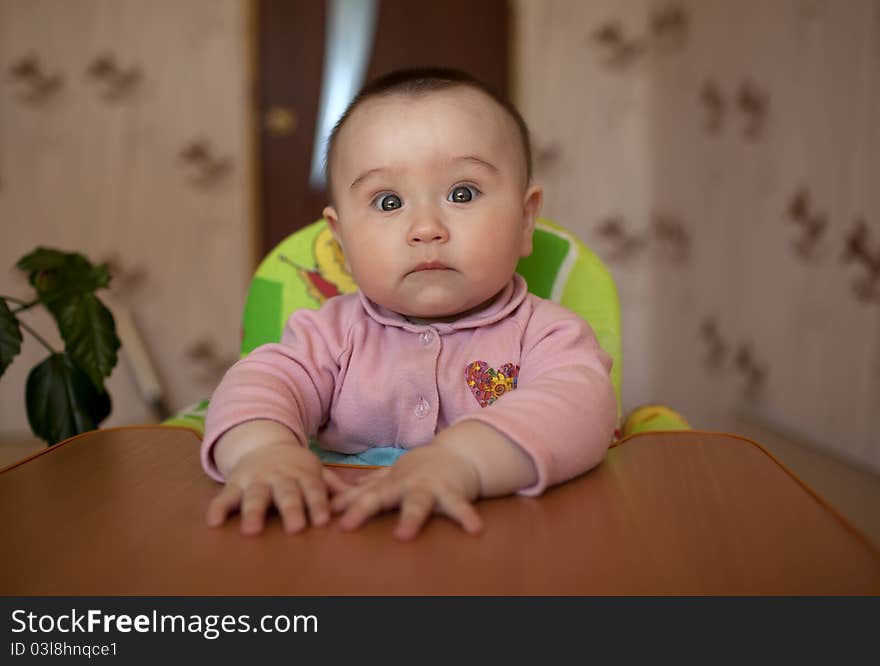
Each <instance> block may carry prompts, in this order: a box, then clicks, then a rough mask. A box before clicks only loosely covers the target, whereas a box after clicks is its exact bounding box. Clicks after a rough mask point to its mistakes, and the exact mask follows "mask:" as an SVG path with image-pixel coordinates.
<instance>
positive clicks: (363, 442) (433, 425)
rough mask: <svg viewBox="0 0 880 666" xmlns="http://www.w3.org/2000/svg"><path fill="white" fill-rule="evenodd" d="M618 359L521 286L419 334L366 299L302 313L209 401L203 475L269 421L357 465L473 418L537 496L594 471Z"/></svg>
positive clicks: (612, 411) (517, 280)
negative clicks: (228, 440) (526, 473)
mask: <svg viewBox="0 0 880 666" xmlns="http://www.w3.org/2000/svg"><path fill="white" fill-rule="evenodd" d="M610 370H611V358H610V357H609V356H608V354H606V353H605V352H604V351H603V350H602V349H601V348H600V347H599V344H598V343H597V341H596V337H595V335H594V334H593V331H592V329H591V328H590V326H589V325H588V324H587V323H586V322H585V321H584V320H583V319H582V318H581V317H579V316H577V315H576V314H574V313H572V312H570V311H569V310H567V309H565V308H563V307H562V306H560V305H557V304H555V303H552V302H550V301H547V300H544V299H542V298H539V297H537V296H534V295H533V294H530V293H528V289H527V287H526V283H525V281H524V280H523V279H522V278H521V277H520V276H519V275H515V276H514V278H513V280H511V282H510V284H509V285H508V286H507V287H506V288H505V289H504V291H503V292H502V293H501V294H500V295H499V296H498V297H497V298H496V299H495V300H494V301H493V302H492V304H491V305H489V306H488V307H487V308H485V309H483V310H482V311H480V312H477V313H475V314H473V315H471V316H469V317H467V318H464V319H461V320H459V321H455V322H452V323H446V324H443V323H439V324H430V325H427V324H414V323H411V322H409V321H408V320H407V319H405V318H404V317H403V316H401V315H399V314H396V313H394V312H391V311H389V310H386V309H385V308H383V307H381V306H379V305H377V304H375V303H373V302H372V301H370V300H369V299H367V298H366V297H364V296H363V295H362V294H361V293H356V294H349V295H347V296H337V297H335V298H331V299H330V300H329V301H327V303H325V304H324V306H323V307H321V308H320V309H319V310H298V311H296V312H295V313H294V314H293V315H292V316H291V317H290V319H289V320H288V322H287V325H286V327H285V330H284V333H283V336H282V340H281V342H280V343H277V344H267V345H263V346H262V347H259V348H258V349H255V350H254V351H253V352H251V354H249V355H248V356H247V357H246V358H244V359H242V360H241V361H239V362H238V363H236V364H235V365H234V366H232V368H230V369H229V371H228V372H227V373H226V375H225V376H224V377H223V380H222V381H221V383H220V385H219V386H218V387H217V390H216V391H215V392H214V395H213V397H212V398H211V404H210V408H209V410H208V416H207V421H206V432H205V437H204V440H203V442H202V464H203V466H204V468H205V470H206V471H207V473H208V474H209V475H210V476H212V477H213V478H215V479H217V480H218V481H222V480H223V477H222V475H221V474H220V472H219V471H218V470H217V468H216V466H215V464H214V461H213V457H212V455H211V448H212V447H213V446H214V443H215V442H216V441H217V439H218V438H219V437H220V436H221V435H223V433H225V432H226V431H227V430H229V429H230V428H232V427H234V426H236V425H239V424H241V423H244V422H246V421H250V420H253V419H271V420H273V421H277V422H279V423H282V424H283V425H285V426H287V427H288V428H290V430H291V431H292V432H293V433H294V435H296V437H297V438H298V439H299V440H300V442H302V443H303V445H305V444H306V443H307V442H308V440H309V438H310V437H315V436H317V438H318V440H319V442H320V443H321V446H322V447H324V448H325V449H328V450H332V451H338V452H341V453H360V452H362V451H364V450H366V449H367V448H369V447H371V446H397V447H401V448H405V449H409V448H413V447H416V446H422V445H424V444H428V443H430V442H431V440H432V439H433V438H434V435H435V434H436V433H437V432H438V431H440V430H442V429H443V428H446V427H448V426H451V425H454V424H456V423H458V422H459V421H462V420H465V419H473V420H477V421H481V422H483V423H486V424H488V425H490V426H492V427H493V428H495V429H497V430H498V431H499V432H501V433H502V434H503V435H505V436H506V437H508V438H509V439H511V440H512V441H513V442H515V443H516V444H517V445H519V446H520V447H522V448H523V450H524V451H525V452H526V453H527V454H528V455H529V456H531V458H532V460H533V462H534V465H535V468H536V470H537V471H538V480H537V483H535V484H534V485H533V486H532V487H530V488H525V489H522V490H521V491H520V492H521V493H522V494H527V495H537V494H539V493H541V492H542V491H543V490H544V489H545V488H546V487H548V486H550V485H553V484H556V483H560V482H562V481H566V480H568V479H570V478H572V477H574V476H577V475H578V474H581V473H583V472H585V471H587V470H589V469H591V468H592V467H594V466H595V465H597V464H598V463H599V462H600V461H601V460H602V458H603V457H604V455H605V451H606V450H607V448H608V445H609V444H610V442H611V439H612V436H613V431H614V427H615V420H616V415H617V403H616V401H615V397H614V390H613V388H612V384H611V379H610V376H609V373H610Z"/></svg>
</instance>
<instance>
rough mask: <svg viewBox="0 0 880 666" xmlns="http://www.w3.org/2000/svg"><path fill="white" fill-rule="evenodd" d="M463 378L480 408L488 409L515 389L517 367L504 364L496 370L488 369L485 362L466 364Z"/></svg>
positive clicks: (517, 374) (517, 373)
mask: <svg viewBox="0 0 880 666" xmlns="http://www.w3.org/2000/svg"><path fill="white" fill-rule="evenodd" d="M464 376H465V381H467V385H468V387H469V388H470V390H471V393H473V394H474V397H475V398H476V399H477V402H478V403H480V407H488V406H489V405H491V404H492V403H493V402H495V401H496V400H498V398H500V397H501V396H502V395H504V394H505V393H507V392H508V391H512V390H513V389H515V388H516V379H517V377H518V376H519V366H518V365H514V364H513V363H505V364H504V365H502V366H501V367H500V368H498V370H496V369H495V368H490V367H489V364H488V363H486V361H474V362H472V363H468V364H467V367H466V368H465V373H464Z"/></svg>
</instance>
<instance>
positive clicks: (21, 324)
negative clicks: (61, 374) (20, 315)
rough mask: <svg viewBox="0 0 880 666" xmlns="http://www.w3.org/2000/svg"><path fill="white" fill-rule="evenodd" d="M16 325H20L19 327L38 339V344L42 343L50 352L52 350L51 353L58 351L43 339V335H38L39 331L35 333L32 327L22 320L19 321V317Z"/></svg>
mask: <svg viewBox="0 0 880 666" xmlns="http://www.w3.org/2000/svg"><path fill="white" fill-rule="evenodd" d="M18 325H19V326H21V327H22V328H23V329H24V330H26V331H27V332H28V333H30V334H31V335H33V336H34V337H35V338H36V339H37V340H39V341H40V344H42V345H43V346H44V347H45V348H46V349H48V350H49V351H50V352H52V353H53V354H57V353H58V352H57V351H56V350H55V349H53V348H52V345H50V344H49V343H48V342H46V341H45V340H44V339H43V336H42V335H40V334H39V333H37V332H36V331H35V330H34V329H32V328H31V327H30V326H28V325H27V324H25V323H24V322H23V321H21V320H20V319H19V321H18Z"/></svg>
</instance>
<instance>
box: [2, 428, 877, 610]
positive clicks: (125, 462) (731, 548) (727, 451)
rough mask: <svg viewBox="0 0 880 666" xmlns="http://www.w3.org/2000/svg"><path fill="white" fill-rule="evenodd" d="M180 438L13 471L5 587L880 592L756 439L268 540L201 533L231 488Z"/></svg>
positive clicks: (646, 453) (867, 559) (161, 432)
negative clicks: (417, 518)
mask: <svg viewBox="0 0 880 666" xmlns="http://www.w3.org/2000/svg"><path fill="white" fill-rule="evenodd" d="M198 450H199V441H198V438H197V437H196V436H195V435H194V434H193V433H191V432H190V431H187V430H184V429H180V428H163V427H159V426H156V427H132V428H117V429H108V430H99V431H96V432H93V433H88V434H86V435H82V436H79V437H77V438H73V439H71V440H68V441H67V442H64V443H62V444H59V445H58V446H56V447H53V448H51V449H47V450H46V451H44V452H42V453H40V454H38V455H36V456H34V457H32V458H29V459H27V460H26V461H23V462H21V463H18V464H15V465H12V466H10V467H8V468H6V469H5V470H3V471H2V472H0V525H2V526H3V528H2V529H3V539H2V541H3V547H2V548H0V594H4V595H251V594H252V595H534V594H542V595H543V594H547V595H618V594H625V595H660V594H663V595H665V594H681V595H692V594H710V595H765V594H774V595H776V594H796V595H801V594H878V593H880V552H878V549H877V547H876V546H875V545H873V544H872V543H871V542H870V541H869V540H868V539H867V538H866V537H865V536H864V535H862V534H861V533H860V532H859V531H858V530H856V529H855V528H853V527H852V526H850V525H849V524H848V523H847V522H846V521H845V520H844V519H843V518H842V517H840V516H839V515H838V514H837V513H836V512H835V511H834V510H832V509H831V508H830V507H829V506H828V505H826V504H825V503H824V502H823V501H822V500H821V499H820V498H819V497H817V496H816V495H815V494H814V493H813V492H812V491H811V490H810V489H809V488H807V487H806V486H805V485H803V484H802V483H801V482H800V481H799V480H797V479H796V478H795V477H794V476H793V475H792V474H791V473H790V472H788V471H787V470H786V469H785V468H784V467H783V466H782V465H781V464H780V463H778V462H777V461H776V460H775V459H774V458H773V457H772V456H771V455H770V454H769V453H767V452H766V451H765V450H764V449H762V448H761V447H760V446H759V445H757V444H755V443H754V442H751V441H749V440H746V439H743V438H740V437H736V436H733V435H723V434H717V433H705V432H699V431H689V432H678V433H650V434H642V435H637V436H635V437H632V438H630V439H628V440H625V441H624V442H623V443H621V444H620V445H618V446H615V447H613V448H612V449H611V450H610V451H609V452H608V455H607V457H606V459H605V461H604V462H603V463H602V464H601V465H600V466H599V467H597V468H596V469H594V470H593V471H591V472H589V473H587V474H585V475H583V476H581V477H579V478H577V479H575V480H573V481H570V482H568V483H565V484H562V485H560V486H557V487H555V488H552V489H550V490H549V491H547V492H546V493H545V494H544V495H543V496H542V497H540V498H524V497H507V498H501V499H495V500H487V501H483V502H480V503H479V505H478V509H479V511H480V513H481V514H482V516H483V518H484V521H485V525H486V529H485V531H484V532H483V533H482V534H481V535H480V536H476V537H474V536H469V535H466V534H465V533H463V532H462V531H461V530H460V529H459V528H458V527H457V526H455V525H453V524H452V523H451V522H450V521H448V520H446V519H444V518H434V519H432V520H431V521H430V523H429V525H428V526H427V528H426V529H425V531H424V532H423V533H422V534H421V535H420V536H419V538H417V539H416V540H414V541H411V542H400V541H397V540H396V539H394V537H393V536H392V534H391V532H392V528H393V525H394V521H395V519H396V515H395V514H393V513H392V514H386V515H383V516H381V517H379V518H378V519H375V520H373V521H371V522H369V523H368V524H367V525H366V526H365V527H363V528H362V529H360V530H358V531H355V532H343V531H342V530H340V529H339V527H338V526H337V525H336V524H335V522H334V523H331V524H330V525H328V526H325V527H320V528H311V529H309V530H307V531H305V532H302V533H300V534H295V535H287V534H284V533H283V532H282V530H281V528H280V521H279V520H278V518H277V516H275V517H273V518H272V519H271V521H270V523H269V525H268V529H267V531H266V532H264V534H262V535H261V536H259V537H243V536H241V535H240V533H239V532H238V528H239V526H238V521H237V519H236V520H234V521H233V522H232V523H228V524H226V525H224V526H223V527H220V528H214V529H212V528H208V527H206V526H205V524H204V514H205V509H206V507H207V505H208V501H209V500H210V498H211V497H212V496H213V495H214V493H216V492H217V490H218V488H219V486H218V484H216V483H215V482H213V481H211V480H210V479H209V478H208V477H206V476H205V475H204V473H203V472H202V470H201V468H200V465H199V458H198Z"/></svg>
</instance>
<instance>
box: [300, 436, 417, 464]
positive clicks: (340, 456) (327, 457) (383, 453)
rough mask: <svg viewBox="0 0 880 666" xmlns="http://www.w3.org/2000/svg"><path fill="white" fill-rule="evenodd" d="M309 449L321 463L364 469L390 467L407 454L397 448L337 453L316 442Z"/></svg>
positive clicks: (377, 448)
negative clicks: (323, 447)
mask: <svg viewBox="0 0 880 666" xmlns="http://www.w3.org/2000/svg"><path fill="white" fill-rule="evenodd" d="M309 448H310V449H311V450H312V451H314V452H315V455H317V456H318V458H320V459H321V462H324V463H334V464H337V465H359V466H362V467H364V466H366V467H388V466H390V465H393V464H394V462H395V461H396V460H397V459H398V458H400V456H402V455H403V454H404V453H406V449H399V448H397V447H395V446H376V447H373V448H371V449H367V450H366V451H363V452H361V453H351V454H349V453H337V452H336V451H327V450H325V449H322V448H321V447H320V446H318V444H317V442H315V441H311V442H309Z"/></svg>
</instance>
